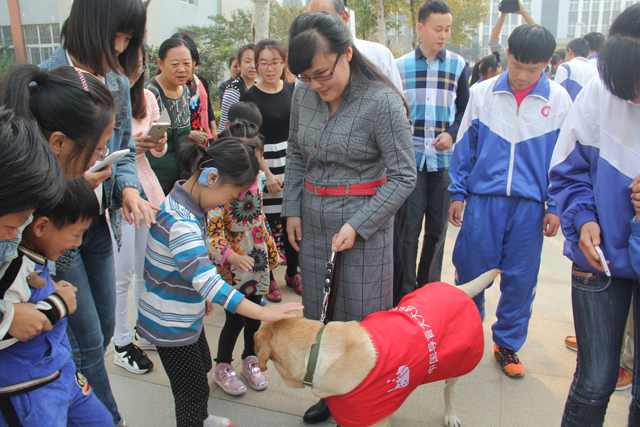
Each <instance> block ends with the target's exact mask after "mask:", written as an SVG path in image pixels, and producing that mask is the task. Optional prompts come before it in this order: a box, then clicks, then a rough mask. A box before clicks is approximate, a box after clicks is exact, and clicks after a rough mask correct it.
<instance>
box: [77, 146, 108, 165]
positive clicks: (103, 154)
mask: <svg viewBox="0 0 640 427" xmlns="http://www.w3.org/2000/svg"><path fill="white" fill-rule="evenodd" d="M76 144H78V145H81V146H83V147H84V148H86V149H87V150H91V151H93V154H94V155H95V156H96V157H97V158H98V160H99V161H103V160H104V159H106V158H107V156H108V155H109V148H107V147H104V148H103V149H102V150H93V149H91V148H89V147H87V146H86V145H85V144H83V143H82V142H80V141H76Z"/></svg>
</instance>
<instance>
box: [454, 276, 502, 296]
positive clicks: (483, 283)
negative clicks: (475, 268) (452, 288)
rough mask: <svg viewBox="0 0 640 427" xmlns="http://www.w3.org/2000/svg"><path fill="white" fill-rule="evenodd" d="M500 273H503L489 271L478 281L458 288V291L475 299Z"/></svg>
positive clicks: (475, 280)
mask: <svg viewBox="0 0 640 427" xmlns="http://www.w3.org/2000/svg"><path fill="white" fill-rule="evenodd" d="M500 273H502V271H500V270H498V269H493V270H489V271H487V272H486V273H484V274H483V275H481V276H480V277H478V278H477V279H474V280H472V281H470V282H469V283H465V284H464V285H462V286H458V289H460V290H462V291H464V293H465V294H467V295H468V296H469V298H473V297H475V296H476V295H478V294H479V293H480V292H482V291H483V290H484V289H485V288H486V287H487V286H489V285H490V284H491V283H492V282H493V281H494V280H495V279H496V277H498V274H500Z"/></svg>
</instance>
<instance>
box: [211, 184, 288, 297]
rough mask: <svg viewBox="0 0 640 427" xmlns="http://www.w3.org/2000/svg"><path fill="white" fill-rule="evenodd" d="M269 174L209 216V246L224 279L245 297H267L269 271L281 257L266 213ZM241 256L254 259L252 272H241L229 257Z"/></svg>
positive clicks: (276, 264) (277, 263) (278, 262)
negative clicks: (264, 196) (264, 210)
mask: <svg viewBox="0 0 640 427" xmlns="http://www.w3.org/2000/svg"><path fill="white" fill-rule="evenodd" d="M265 182H266V175H265V174H264V172H260V175H259V176H258V178H257V180H256V182H255V184H254V185H253V186H252V187H251V188H250V189H249V190H247V191H246V192H245V193H243V194H242V195H241V196H240V197H239V198H238V199H234V200H232V201H231V203H229V204H228V205H226V206H224V208H219V209H215V210H212V211H211V212H210V213H209V224H208V226H207V228H208V232H207V247H208V249H209V255H210V256H211V258H212V259H213V261H214V264H215V265H216V267H217V268H218V271H219V273H220V276H222V278H223V279H224V280H225V281H226V282H227V283H229V284H230V285H232V286H235V287H236V288H238V289H239V290H240V292H242V293H243V294H244V295H264V294H266V293H267V292H268V291H269V271H270V270H272V269H274V268H276V267H277V266H278V265H279V264H280V262H281V259H280V255H279V254H278V250H277V248H276V245H275V243H274V241H273V237H272V236H271V232H270V231H269V228H268V226H267V223H266V219H265V216H264V213H263V212H262V191H263V189H264V184H265ZM232 253H237V254H238V255H243V256H244V255H248V256H250V257H251V258H253V262H254V264H253V269H252V270H251V271H249V272H246V273H245V272H242V271H240V270H237V269H236V267H235V266H234V265H231V264H230V263H228V262H227V257H228V256H229V255H230V254H232Z"/></svg>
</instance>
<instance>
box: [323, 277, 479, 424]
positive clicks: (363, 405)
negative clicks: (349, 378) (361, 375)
mask: <svg viewBox="0 0 640 427" xmlns="http://www.w3.org/2000/svg"><path fill="white" fill-rule="evenodd" d="M360 325H361V326H362V327H364V328H365V329H366V330H367V332H368V333H369V335H370V336H371V340H372V341H373V344H374V346H375V348H376V352H377V361H376V365H375V367H374V368H373V370H372V371H371V372H370V373H369V375H367V377H366V378H365V379H364V381H363V382H362V383H360V385H358V387H356V388H355V389H353V390H352V391H351V392H349V393H347V394H344V395H342V396H332V397H328V398H326V402H327V405H328V406H329V409H330V410H331V414H332V415H333V418H334V419H335V420H336V422H337V423H338V424H339V425H341V426H343V427H366V426H370V425H372V424H375V423H377V422H378V421H381V420H383V419H384V418H386V417H388V416H389V415H391V414H393V413H394V412H395V411H396V410H397V409H398V408H400V406H401V405H402V403H403V402H404V401H405V399H406V398H407V397H408V396H409V394H411V392H412V391H413V390H415V389H416V387H418V386H419V385H421V384H426V383H430V382H434V381H440V380H445V379H447V378H452V377H460V376H462V375H465V374H468V373H469V372H471V371H472V370H473V369H474V368H475V367H476V365H477V364H478V363H479V362H480V359H482V353H483V349H484V335H483V332H482V321H481V319H480V314H479V313H478V309H477V308H476V306H475V304H474V303H473V301H472V300H471V298H469V297H468V296H467V295H466V294H465V293H464V292H463V291H461V290H460V289H457V288H455V287H454V286H451V285H447V284H446V283H441V282H437V283H429V284H428V285H425V286H423V287H422V288H420V289H418V290H416V291H415V292H412V293H410V294H409V295H407V296H406V297H404V298H403V299H402V301H400V304H398V306H397V307H395V308H393V309H391V310H390V311H382V312H378V313H373V314H371V315H369V316H367V317H366V318H365V319H364V320H363V321H362V322H360Z"/></svg>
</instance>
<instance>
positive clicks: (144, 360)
mask: <svg viewBox="0 0 640 427" xmlns="http://www.w3.org/2000/svg"><path fill="white" fill-rule="evenodd" d="M113 363H115V364H116V365H118V366H120V367H121V368H124V369H126V370H127V371H129V372H131V373H132V374H146V373H147V372H149V371H150V370H151V369H153V362H152V361H151V360H150V359H149V358H148V357H147V355H146V354H145V352H144V351H142V350H140V349H139V348H138V347H136V345H135V344H133V343H131V344H129V345H127V346H124V347H122V348H121V349H120V350H118V347H116V346H113Z"/></svg>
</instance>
